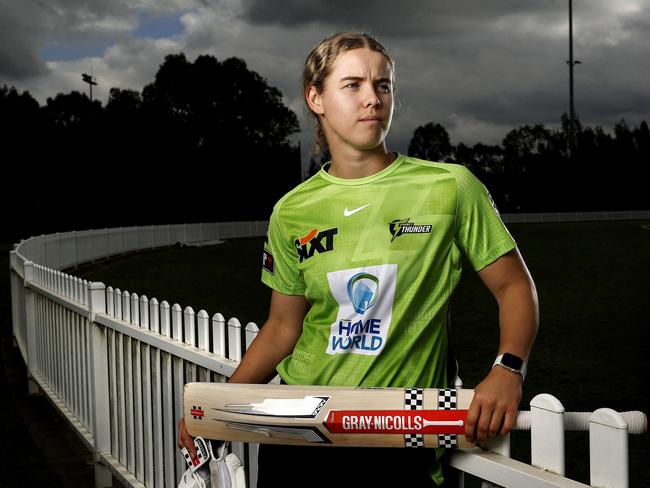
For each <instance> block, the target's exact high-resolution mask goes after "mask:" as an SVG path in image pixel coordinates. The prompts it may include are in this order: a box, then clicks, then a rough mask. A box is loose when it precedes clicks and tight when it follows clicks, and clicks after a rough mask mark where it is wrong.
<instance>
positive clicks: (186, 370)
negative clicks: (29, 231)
mask: <svg viewBox="0 0 650 488" xmlns="http://www.w3.org/2000/svg"><path fill="white" fill-rule="evenodd" d="M266 225H267V223H266V222H235V223H216V224H188V225H179V226H156V227H154V226H150V227H134V228H119V229H103V230H98V231H84V232H70V233H65V234H54V235H48V236H39V237H35V238H31V239H29V240H26V241H22V242H21V243H20V244H18V245H16V246H15V249H14V250H13V251H11V252H10V279H11V294H12V321H13V333H14V337H15V340H16V343H17V345H18V347H19V348H20V350H21V352H22V355H23V358H24V359H25V362H26V364H27V367H28V372H29V388H30V392H33V393H36V392H37V391H39V390H40V391H42V392H44V393H45V394H47V395H48V397H49V398H50V400H51V401H52V402H53V403H54V404H55V405H56V406H57V408H58V409H59V411H60V412H61V414H62V415H64V416H65V418H67V420H68V421H69V422H70V424H71V425H72V426H73V427H74V428H75V429H76V430H77V432H78V433H79V434H80V436H81V438H82V439H83V440H84V442H85V444H86V445H87V447H88V449H89V450H91V451H92V452H93V453H94V459H95V485H96V486H97V487H106V486H111V475H114V476H115V477H116V478H118V479H119V480H120V481H121V482H122V483H123V484H124V485H125V486H129V487H145V486H146V487H166V488H172V487H175V486H177V483H178V480H179V478H180V475H181V474H182V472H183V471H184V461H183V459H182V457H181V455H180V453H179V450H178V448H177V447H176V438H177V421H178V419H179V418H180V417H181V416H182V392H183V385H184V384H185V383H186V382H190V381H221V382H223V381H225V379H226V378H227V377H228V376H230V375H231V374H232V372H233V371H234V369H235V368H236V366H237V364H238V362H239V361H240V360H241V356H242V354H243V352H244V351H245V349H246V348H247V347H248V345H249V344H250V342H251V341H252V340H253V338H254V337H255V335H256V334H257V332H258V328H257V325H256V324H254V323H252V322H251V323H248V324H246V326H245V327H242V324H241V323H240V322H239V320H237V319H236V318H231V319H230V320H228V321H226V319H225V318H224V317H223V315H221V314H219V313H215V314H214V315H213V316H212V317H210V316H209V315H208V313H207V312H206V311H205V310H200V311H199V312H198V313H195V312H194V310H193V309H192V308H191V307H185V308H182V307H181V306H180V305H179V304H176V303H175V304H173V305H172V306H170V305H169V303H168V302H167V301H162V302H159V301H158V300H157V299H156V298H151V299H149V298H147V297H146V296H138V294H137V293H130V292H128V291H122V290H119V289H113V288H112V287H110V286H108V287H107V286H105V284H103V283H98V282H88V281H86V280H81V279H79V278H77V277H75V276H73V275H70V274H66V273H63V272H61V271H59V270H57V268H59V269H61V268H66V267H71V266H73V265H75V264H78V263H82V262H88V261H91V260H97V259H100V258H103V257H106V256H114V255H119V254H122V253H125V252H131V251H135V250H139V249H149V248H153V247H159V246H167V245H172V244H174V243H179V242H180V243H183V244H187V243H192V242H215V241H218V240H219V239H223V238H233V237H250V236H262V235H264V234H265V232H266ZM563 415H564V414H563V408H562V406H561V404H560V403H559V401H558V400H556V399H554V398H553V397H550V396H549V395H539V396H537V397H536V398H535V399H534V400H533V402H532V403H531V417H532V429H531V447H532V464H531V465H527V464H525V463H521V462H519V461H515V460H512V459H510V458H509V457H508V456H509V439H508V438H507V437H506V438H503V439H501V440H500V441H499V442H498V443H497V444H495V445H494V446H493V447H492V448H491V449H492V450H491V451H485V450H481V449H474V450H466V451H458V452H455V453H454V454H453V456H452V457H451V464H452V466H454V467H455V468H457V469H459V470H461V471H463V472H467V473H471V474H473V475H475V476H478V477H479V478H482V479H484V480H488V481H490V482H492V483H496V484H498V485H501V486H516V487H519V486H530V487H578V486H587V485H584V484H581V483H578V482H575V481H572V480H569V479H567V478H565V477H564V476H563V475H564V430H565V429H564V418H563ZM589 429H590V452H591V464H590V466H591V486H595V487H612V488H622V487H627V486H628V461H627V437H628V425H627V421H626V418H625V417H624V416H622V415H621V414H619V413H617V412H614V411H613V410H609V409H601V410H599V411H597V412H594V414H593V415H592V417H591V418H590V421H589ZM314 449H317V448H314ZM233 450H234V451H235V452H236V453H237V454H238V455H239V456H240V458H241V459H242V460H243V461H244V463H245V464H246V465H247V466H248V467H249V469H248V476H249V486H255V481H256V456H257V446H256V445H243V444H236V445H235V446H233Z"/></svg>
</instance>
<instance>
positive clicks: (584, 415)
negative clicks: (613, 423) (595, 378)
mask: <svg viewBox="0 0 650 488" xmlns="http://www.w3.org/2000/svg"><path fill="white" fill-rule="evenodd" d="M619 413H620V414H621V416H622V417H623V419H624V420H625V422H627V430H628V432H629V433H630V434H643V433H645V432H647V430H648V419H647V417H646V415H645V414H644V413H643V412H639V411H638V410H633V411H630V412H619ZM589 417H591V412H565V413H564V429H565V430H570V431H587V430H589ZM530 422H531V415H530V412H529V411H521V412H519V413H518V414H517V420H516V421H515V426H514V429H515V430H530Z"/></svg>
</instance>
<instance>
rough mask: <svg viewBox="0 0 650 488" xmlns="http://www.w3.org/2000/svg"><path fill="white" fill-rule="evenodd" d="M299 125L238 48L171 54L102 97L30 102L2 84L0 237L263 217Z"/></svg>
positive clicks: (278, 190) (288, 172) (293, 168)
mask: <svg viewBox="0 0 650 488" xmlns="http://www.w3.org/2000/svg"><path fill="white" fill-rule="evenodd" d="M99 81H100V82H101V80H99ZM80 83H81V79H80ZM298 130H299V126H298V119H297V117H296V115H295V113H293V112H292V111H291V110H290V109H288V108H287V107H286V106H285V105H284V103H283V102H282V94H281V93H280V91H279V90H278V89H276V88H274V87H272V86H269V85H268V84H267V82H266V80H265V79H264V78H262V77H261V76H260V75H258V74H257V73H255V72H253V71H250V70H248V69H247V67H246V63H245V62H244V61H243V60H241V59H237V58H230V59H226V60H225V61H223V62H219V61H217V59H215V58H214V57H212V56H199V57H198V58H197V59H196V60H195V61H194V62H193V63H192V62H189V61H188V60H187V59H186V58H185V56H184V55H183V54H178V55H169V56H167V57H166V58H165V61H164V63H163V64H162V65H161V66H160V67H159V69H158V72H157V73H156V75H155V80H154V81H153V82H152V83H150V84H148V85H146V86H145V87H144V89H143V90H142V92H141V93H140V92H138V91H135V90H124V89H119V88H112V89H111V90H110V96H109V99H108V101H107V103H106V105H105V106H103V105H102V103H101V102H99V101H97V100H93V101H92V102H91V100H90V98H89V97H88V96H87V95H86V94H82V93H80V92H77V91H73V92H71V93H68V94H58V95H56V96H55V97H54V98H48V99H47V103H46V104H45V106H39V103H38V102H37V101H36V100H35V99H34V98H33V97H32V96H31V95H30V94H29V93H28V92H23V93H19V92H18V91H17V90H16V89H15V88H13V87H11V88H9V87H7V86H4V87H0V142H1V144H2V151H1V154H2V161H3V164H2V178H1V180H2V195H3V198H2V202H1V203H2V205H3V208H4V209H5V214H6V217H7V218H5V219H4V220H5V224H4V225H3V226H2V228H3V230H2V232H3V234H4V235H2V236H0V242H16V241H17V240H19V239H21V238H26V237H29V236H32V235H39V234H41V233H51V232H62V231H68V230H81V229H88V228H94V229H97V228H104V227H114V226H130V225H151V224H168V223H182V222H214V221H228V220H254V219H258V220H265V219H268V217H269V215H270V212H271V208H272V205H273V203H274V202H275V201H276V200H277V199H278V198H280V196H282V195H283V194H284V193H285V192H286V191H288V190H289V189H291V188H292V187H294V186H295V185H296V184H298V183H299V182H300V180H301V177H302V170H301V165H300V154H299V148H298V147H295V146H294V145H292V144H290V143H289V141H288V137H289V136H290V135H291V134H293V133H295V132H297V131H298ZM9 222H11V224H9Z"/></svg>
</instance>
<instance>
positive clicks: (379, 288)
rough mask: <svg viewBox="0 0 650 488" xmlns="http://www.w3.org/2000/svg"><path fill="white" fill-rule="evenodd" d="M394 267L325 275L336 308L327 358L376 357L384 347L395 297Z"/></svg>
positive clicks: (359, 269) (360, 269)
mask: <svg viewBox="0 0 650 488" xmlns="http://www.w3.org/2000/svg"><path fill="white" fill-rule="evenodd" d="M396 276H397V265H396V264H382V265H377V266H366V267H363V268H354V269H346V270H341V271H334V272H331V273H328V274H327V280H328V282H329V285H330V291H331V292H332V295H333V296H334V298H335V299H336V301H337V302H338V304H339V310H338V313H337V317H336V321H335V322H334V323H332V325H331V326H330V337H329V342H328V344H327V350H326V353H327V354H331V355H334V354H348V353H353V354H363V355H372V356H376V355H378V354H380V353H381V351H382V350H383V349H384V346H385V345H386V337H387V336H388V329H389V328H390V324H391V320H392V314H393V301H394V297H395V280H396Z"/></svg>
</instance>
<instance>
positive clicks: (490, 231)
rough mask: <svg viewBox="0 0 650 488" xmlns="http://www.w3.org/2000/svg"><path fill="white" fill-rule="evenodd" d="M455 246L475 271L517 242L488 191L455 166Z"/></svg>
mask: <svg viewBox="0 0 650 488" xmlns="http://www.w3.org/2000/svg"><path fill="white" fill-rule="evenodd" d="M456 178H457V182H458V207H457V211H456V243H457V244H458V246H459V247H460V249H461V251H462V252H463V254H464V255H465V257H466V258H467V260H468V261H469V262H470V264H471V266H472V268H474V270H475V271H480V270H481V269H483V268H484V267H486V266H487V265H488V264H491V263H492V262H494V261H496V260H497V259H498V258H499V257H501V256H502V255H504V254H505V253H507V252H508V251H510V250H512V249H514V248H515V247H517V243H516V242H515V240H514V239H513V237H512V235H510V232H509V231H508V229H507V228H506V226H505V224H504V223H503V221H502V220H501V217H500V216H499V212H498V210H497V208H496V205H495V204H494V200H492V197H491V196H490V193H489V192H488V190H487V188H486V187H485V185H483V183H481V182H480V181H479V179H478V178H476V176H474V174H472V172H471V171H470V170H469V169H467V168H465V167H464V166H460V165H459V166H457V171H456Z"/></svg>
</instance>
